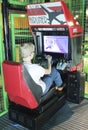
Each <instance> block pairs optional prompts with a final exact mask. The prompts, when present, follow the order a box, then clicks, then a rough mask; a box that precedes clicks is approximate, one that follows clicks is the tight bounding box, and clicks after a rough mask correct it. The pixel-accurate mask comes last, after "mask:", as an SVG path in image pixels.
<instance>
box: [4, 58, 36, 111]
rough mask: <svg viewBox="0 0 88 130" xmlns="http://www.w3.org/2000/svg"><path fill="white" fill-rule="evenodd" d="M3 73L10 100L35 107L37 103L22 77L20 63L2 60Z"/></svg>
mask: <svg viewBox="0 0 88 130" xmlns="http://www.w3.org/2000/svg"><path fill="white" fill-rule="evenodd" d="M3 73H4V82H5V90H6V92H7V94H8V96H9V98H10V100H11V101H13V102H15V103H17V104H20V105H23V106H26V107H28V108H31V109H34V108H36V107H37V106H38V103H37V101H36V99H35V97H34V96H33V94H32V92H31V90H30V89H29V87H28V86H27V84H26V82H25V81H24V79H23V73H22V65H21V64H19V63H15V62H10V61H4V62H3Z"/></svg>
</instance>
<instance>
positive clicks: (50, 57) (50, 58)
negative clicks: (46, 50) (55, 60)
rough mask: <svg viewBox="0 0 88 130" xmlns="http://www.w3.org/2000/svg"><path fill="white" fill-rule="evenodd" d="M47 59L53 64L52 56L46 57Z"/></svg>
mask: <svg viewBox="0 0 88 130" xmlns="http://www.w3.org/2000/svg"><path fill="white" fill-rule="evenodd" d="M46 59H47V60H48V62H49V63H51V61H52V56H50V55H46Z"/></svg>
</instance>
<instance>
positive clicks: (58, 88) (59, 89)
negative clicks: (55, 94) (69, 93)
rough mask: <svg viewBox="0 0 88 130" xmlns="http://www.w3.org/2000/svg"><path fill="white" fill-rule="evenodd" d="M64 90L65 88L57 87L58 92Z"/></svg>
mask: <svg viewBox="0 0 88 130" xmlns="http://www.w3.org/2000/svg"><path fill="white" fill-rule="evenodd" d="M63 89H64V87H56V90H58V91H62V90H63Z"/></svg>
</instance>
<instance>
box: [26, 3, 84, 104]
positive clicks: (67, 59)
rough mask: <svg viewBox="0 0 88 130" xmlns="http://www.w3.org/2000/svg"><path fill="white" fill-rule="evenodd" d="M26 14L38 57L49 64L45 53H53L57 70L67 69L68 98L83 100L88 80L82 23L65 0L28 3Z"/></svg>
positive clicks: (73, 100) (65, 77) (76, 100)
mask: <svg viewBox="0 0 88 130" xmlns="http://www.w3.org/2000/svg"><path fill="white" fill-rule="evenodd" d="M27 14H28V20H29V27H30V30H31V32H32V35H33V37H34V41H35V46H36V55H37V61H38V62H39V63H41V65H43V66H45V67H46V66H47V65H46V62H47V61H46V60H45V59H44V56H45V55H47V54H49V55H51V56H52V57H53V60H52V65H54V66H55V67H56V69H58V71H62V73H63V72H66V73H63V74H62V75H63V76H62V77H63V80H64V81H66V84H67V98H68V100H71V101H72V102H77V103H78V102H80V101H81V100H82V99H83V95H84V80H85V76H84V74H83V73H82V67H83V62H82V52H81V49H82V36H83V31H82V27H81V26H80V25H79V23H78V22H77V21H76V19H74V17H73V16H72V14H71V13H70V11H69V10H68V8H67V6H66V4H65V3H64V2H63V1H58V2H51V3H40V4H30V5H27ZM64 70H65V71H64ZM66 74H67V75H66Z"/></svg>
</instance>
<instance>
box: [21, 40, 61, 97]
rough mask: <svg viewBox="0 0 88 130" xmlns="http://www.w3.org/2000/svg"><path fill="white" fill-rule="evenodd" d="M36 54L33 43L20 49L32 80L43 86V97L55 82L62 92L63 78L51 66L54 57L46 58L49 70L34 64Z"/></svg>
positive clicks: (26, 44)
mask: <svg viewBox="0 0 88 130" xmlns="http://www.w3.org/2000/svg"><path fill="white" fill-rule="evenodd" d="M34 52H35V46H34V45H33V43H31V42H30V43H25V44H23V46H21V47H20V53H21V57H22V60H23V64H24V66H25V67H26V69H27V70H28V72H29V74H30V75H31V77H32V79H33V80H34V81H35V82H36V83H37V84H39V85H40V86H41V88H42V95H45V94H46V93H47V92H48V90H49V89H50V87H51V86H52V84H53V82H55V84H56V89H57V90H59V91H62V90H63V87H60V86H61V85H62V79H61V76H60V74H59V72H58V71H57V70H56V69H55V68H54V67H53V68H52V66H51V61H52V57H51V56H50V55H47V57H46V58H47V60H48V68H47V69H45V68H43V67H42V66H40V65H38V64H33V63H32V59H33V57H34Z"/></svg>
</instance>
